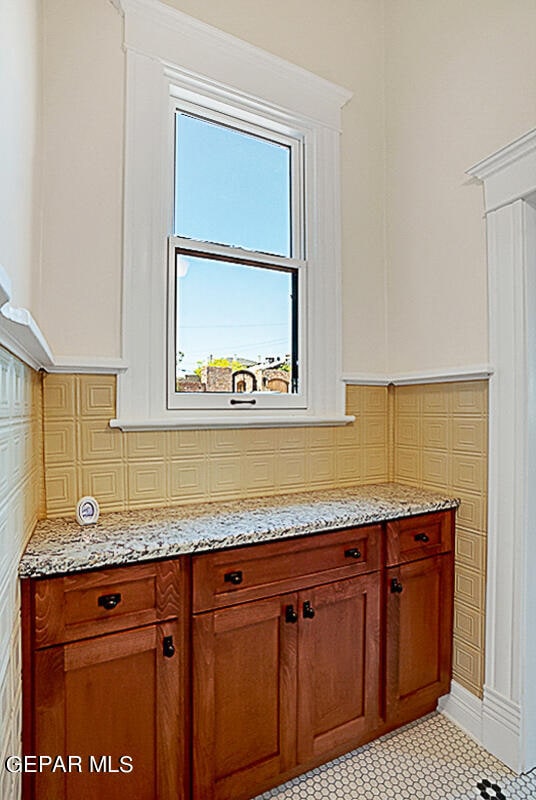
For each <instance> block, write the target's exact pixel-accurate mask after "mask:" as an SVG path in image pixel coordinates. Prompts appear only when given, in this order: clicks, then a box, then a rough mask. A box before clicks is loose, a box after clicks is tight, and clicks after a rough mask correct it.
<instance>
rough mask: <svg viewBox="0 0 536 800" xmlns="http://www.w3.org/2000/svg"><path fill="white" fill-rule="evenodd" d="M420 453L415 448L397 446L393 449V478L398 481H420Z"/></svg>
mask: <svg viewBox="0 0 536 800" xmlns="http://www.w3.org/2000/svg"><path fill="white" fill-rule="evenodd" d="M421 475H422V470H421V453H420V451H419V450H418V449H417V448H409V447H397V449H396V451H395V479H396V480H399V481H404V480H407V481H412V482H415V481H420V480H421Z"/></svg>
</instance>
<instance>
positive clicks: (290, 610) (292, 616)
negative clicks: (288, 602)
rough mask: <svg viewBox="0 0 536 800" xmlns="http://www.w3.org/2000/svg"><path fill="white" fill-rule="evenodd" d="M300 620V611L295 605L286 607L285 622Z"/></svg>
mask: <svg viewBox="0 0 536 800" xmlns="http://www.w3.org/2000/svg"><path fill="white" fill-rule="evenodd" d="M297 621H298V612H297V611H296V610H295V608H294V606H287V607H286V608H285V622H297Z"/></svg>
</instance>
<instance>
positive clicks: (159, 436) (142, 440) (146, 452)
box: [125, 431, 169, 460]
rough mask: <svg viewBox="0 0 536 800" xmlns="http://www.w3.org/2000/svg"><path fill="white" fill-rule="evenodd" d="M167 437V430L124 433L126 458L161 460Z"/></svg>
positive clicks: (164, 454) (164, 452)
mask: <svg viewBox="0 0 536 800" xmlns="http://www.w3.org/2000/svg"><path fill="white" fill-rule="evenodd" d="M168 439H169V436H168V431H131V432H129V433H127V434H126V435H125V445H126V452H127V458H129V459H131V458H132V459H138V460H140V459H144V458H156V459H161V460H163V459H164V458H165V456H166V453H167V442H168Z"/></svg>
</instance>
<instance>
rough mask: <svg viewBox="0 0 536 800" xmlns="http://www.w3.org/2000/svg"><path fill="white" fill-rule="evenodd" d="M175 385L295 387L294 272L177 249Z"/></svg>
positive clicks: (200, 388) (188, 388)
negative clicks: (213, 258) (220, 259)
mask: <svg viewBox="0 0 536 800" xmlns="http://www.w3.org/2000/svg"><path fill="white" fill-rule="evenodd" d="M176 282H177V283H176V285H177V303H176V339H175V341H176V364H177V368H176V390H177V391H178V392H233V391H234V392H252V391H257V392H278V393H286V392H292V393H296V392H297V390H298V387H297V382H298V381H297V366H296V362H297V354H296V335H295V333H294V331H295V330H296V327H297V319H296V313H297V312H296V310H295V309H296V308H297V302H296V291H297V288H296V287H297V274H296V271H295V270H289V271H283V270H276V269H268V268H264V267H251V266H246V265H244V264H237V263H228V262H225V261H217V260H209V259H205V258H198V257H195V256H190V255H184V254H182V255H177V262H176Z"/></svg>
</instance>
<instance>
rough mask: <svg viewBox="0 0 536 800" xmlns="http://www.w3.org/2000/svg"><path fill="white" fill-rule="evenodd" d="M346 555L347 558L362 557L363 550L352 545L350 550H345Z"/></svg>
mask: <svg viewBox="0 0 536 800" xmlns="http://www.w3.org/2000/svg"><path fill="white" fill-rule="evenodd" d="M344 555H345V556H346V558H361V550H358V549H357V547H350V549H349V550H345V551H344Z"/></svg>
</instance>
